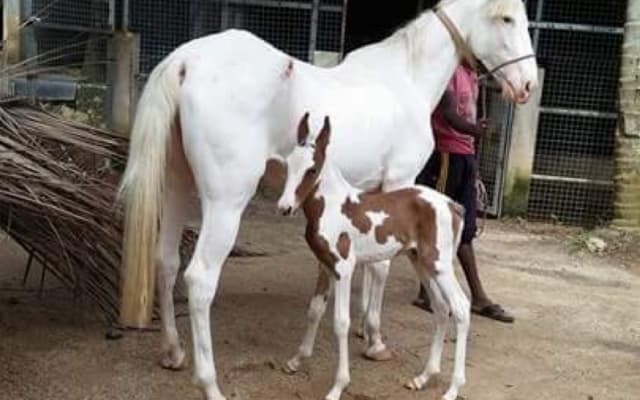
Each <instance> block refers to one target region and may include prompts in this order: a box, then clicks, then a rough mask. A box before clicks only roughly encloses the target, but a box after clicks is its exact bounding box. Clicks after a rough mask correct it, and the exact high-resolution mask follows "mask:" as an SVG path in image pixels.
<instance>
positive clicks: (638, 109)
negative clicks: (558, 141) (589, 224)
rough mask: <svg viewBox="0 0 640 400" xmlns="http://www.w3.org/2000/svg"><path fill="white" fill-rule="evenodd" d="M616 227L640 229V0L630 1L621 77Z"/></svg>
mask: <svg viewBox="0 0 640 400" xmlns="http://www.w3.org/2000/svg"><path fill="white" fill-rule="evenodd" d="M620 111H621V119H620V130H619V134H618V138H617V154H616V187H617V193H616V215H615V219H614V225H615V226H618V227H621V228H626V229H632V230H640V0H629V9H628V17H627V23H626V25H625V42H624V47H623V55H622V70H621V76H620Z"/></svg>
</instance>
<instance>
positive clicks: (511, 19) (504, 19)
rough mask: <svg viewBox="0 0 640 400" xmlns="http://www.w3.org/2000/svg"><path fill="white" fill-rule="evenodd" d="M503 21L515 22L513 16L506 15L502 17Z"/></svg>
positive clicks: (507, 22)
mask: <svg viewBox="0 0 640 400" xmlns="http://www.w3.org/2000/svg"><path fill="white" fill-rule="evenodd" d="M502 22H504V23H505V24H507V25H510V24H513V23H514V20H513V18H511V17H509V16H506V15H505V16H504V17H502Z"/></svg>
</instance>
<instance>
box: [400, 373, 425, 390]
mask: <svg viewBox="0 0 640 400" xmlns="http://www.w3.org/2000/svg"><path fill="white" fill-rule="evenodd" d="M426 384H427V381H426V380H425V379H424V378H423V377H421V376H416V377H415V378H413V379H411V380H410V381H409V382H407V383H405V384H404V387H405V388H406V389H409V390H413V391H418V390H422V389H424V387H425V385H426Z"/></svg>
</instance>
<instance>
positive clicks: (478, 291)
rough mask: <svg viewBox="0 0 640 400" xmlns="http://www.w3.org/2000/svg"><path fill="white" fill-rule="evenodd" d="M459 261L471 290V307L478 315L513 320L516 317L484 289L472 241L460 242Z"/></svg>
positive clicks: (506, 320)
mask: <svg viewBox="0 0 640 400" xmlns="http://www.w3.org/2000/svg"><path fill="white" fill-rule="evenodd" d="M458 261H460V265H462V270H463V271H464V275H465V277H466V278H467V284H468V285H469V291H470V292H471V309H472V310H473V311H474V312H475V313H476V314H478V315H482V316H484V317H487V318H491V319H495V320H496V321H501V322H513V321H514V320H515V318H514V317H513V316H512V315H511V314H509V313H508V312H507V311H505V310H504V309H503V308H502V307H501V306H500V305H499V304H496V303H494V302H493V301H491V299H490V298H489V296H488V295H487V293H486V292H485V291H484V287H483V286H482V281H481V280H480V274H479V273H478V266H477V264H476V256H475V252H474V250H473V244H472V243H471V242H470V243H461V244H460V247H459V248H458Z"/></svg>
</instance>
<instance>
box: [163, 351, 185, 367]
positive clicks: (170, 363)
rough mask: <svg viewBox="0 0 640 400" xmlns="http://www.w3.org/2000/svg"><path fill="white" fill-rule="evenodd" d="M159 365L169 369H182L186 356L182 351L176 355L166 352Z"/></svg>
mask: <svg viewBox="0 0 640 400" xmlns="http://www.w3.org/2000/svg"><path fill="white" fill-rule="evenodd" d="M160 366H161V367H162V368H164V369H168V370H170V371H180V370H183V369H184V368H185V367H186V366H187V356H186V354H185V353H184V352H181V353H180V354H179V355H178V356H177V357H176V356H173V354H167V355H166V356H165V357H164V358H163V359H162V360H160Z"/></svg>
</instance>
